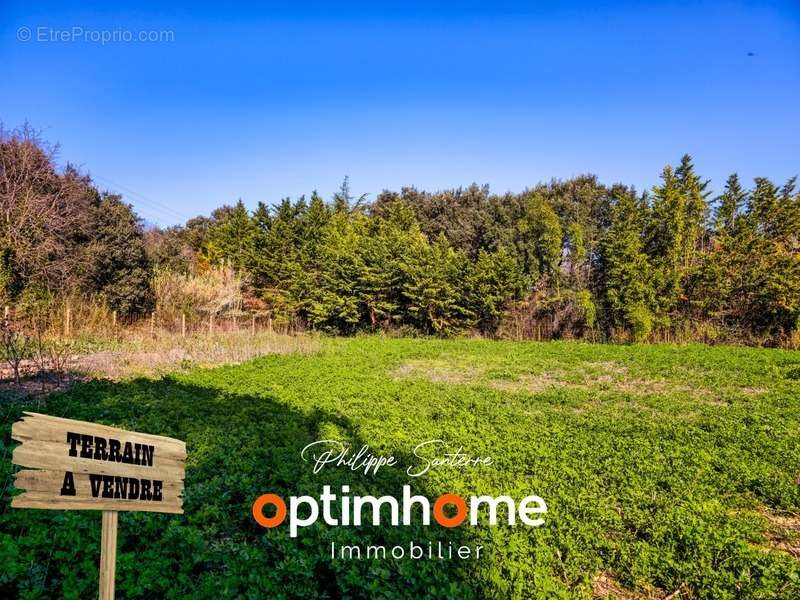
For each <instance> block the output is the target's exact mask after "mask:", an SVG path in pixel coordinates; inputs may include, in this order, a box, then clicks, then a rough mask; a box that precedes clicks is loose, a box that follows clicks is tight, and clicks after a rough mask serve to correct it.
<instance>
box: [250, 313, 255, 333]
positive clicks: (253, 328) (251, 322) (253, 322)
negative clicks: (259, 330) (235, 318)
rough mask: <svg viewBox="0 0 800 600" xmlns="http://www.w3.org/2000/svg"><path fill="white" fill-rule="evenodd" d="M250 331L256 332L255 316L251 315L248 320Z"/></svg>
mask: <svg viewBox="0 0 800 600" xmlns="http://www.w3.org/2000/svg"><path fill="white" fill-rule="evenodd" d="M250 332H251V333H252V334H253V335H255V334H256V316H255V315H253V318H252V320H251V321H250Z"/></svg>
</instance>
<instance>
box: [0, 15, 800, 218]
mask: <svg viewBox="0 0 800 600" xmlns="http://www.w3.org/2000/svg"><path fill="white" fill-rule="evenodd" d="M110 4H113V3H108V2H105V3H96V5H93V3H92V2H82V3H71V2H65V1H61V2H47V1H42V2H37V3H31V2H17V1H11V2H9V1H8V0H5V1H2V0H0V60H1V61H2V63H1V64H2V71H3V77H2V81H3V84H2V85H3V91H2V92H3V93H2V94H0V119H1V120H2V121H3V123H4V124H5V126H6V127H7V128H10V127H14V126H18V125H20V124H21V123H23V122H25V121H28V122H29V123H30V124H31V125H32V126H34V127H35V128H37V129H40V130H42V132H43V135H44V137H45V138H47V139H48V140H50V141H52V142H58V143H59V144H60V146H61V150H60V158H61V160H62V161H67V160H69V161H71V162H74V163H77V164H78V165H80V166H82V167H83V168H84V169H86V170H88V171H89V172H90V173H91V174H92V176H93V177H95V179H96V181H97V183H98V185H99V186H100V187H102V188H108V189H111V190H114V191H119V192H121V193H123V194H124V195H125V197H126V198H127V200H128V201H130V202H131V203H132V204H133V205H134V207H135V208H136V209H137V211H138V212H139V213H140V214H141V215H142V216H143V217H144V218H145V219H147V220H148V221H149V222H152V223H158V224H162V225H167V224H174V223H177V222H181V221H183V220H185V219H186V218H189V217H191V216H194V215H197V214H207V213H209V212H210V211H211V210H212V209H213V208H215V207H217V206H219V205H221V204H223V203H232V202H235V201H236V200H237V199H238V198H242V199H243V200H244V201H245V203H246V204H247V205H248V206H250V207H254V206H255V204H256V203H257V202H258V201H265V202H268V203H273V202H276V201H278V200H279V199H280V198H282V197H284V196H292V197H296V196H298V195H300V194H303V193H306V194H308V193H310V191H311V190H312V189H317V190H319V192H320V193H321V194H323V195H324V196H326V197H329V196H330V195H331V194H332V193H333V192H334V191H335V190H336V189H337V187H338V186H339V184H340V183H341V181H342V179H343V177H344V176H345V175H349V176H350V180H351V185H352V189H353V192H354V193H356V194H361V193H364V192H367V193H370V194H371V197H374V195H375V194H376V193H377V192H380V191H381V189H384V188H389V189H399V188H400V187H401V186H404V185H415V186H417V187H418V188H424V189H430V190H435V189H442V188H449V187H456V186H459V185H468V184H470V183H472V182H477V183H488V184H489V185H490V186H491V188H492V190H493V191H497V192H504V191H507V190H512V191H519V190H522V189H524V188H525V187H526V186H532V185H534V184H536V183H537V182H540V181H546V180H549V179H550V178H552V177H558V178H566V177H570V176H573V175H576V174H580V173H585V172H592V173H596V174H597V175H599V176H600V178H601V179H602V180H603V181H605V182H608V183H613V182H617V181H623V182H625V183H631V184H634V185H636V186H637V187H638V188H640V189H642V188H645V187H650V186H652V185H653V184H654V183H656V182H657V178H658V173H659V172H660V170H661V168H662V167H663V166H664V165H665V164H666V163H668V162H672V163H675V162H677V161H678V160H679V158H680V156H681V154H683V153H684V152H689V153H691V154H692V155H693V156H694V157H695V160H696V163H697V166H698V168H699V170H700V171H701V173H702V174H703V175H705V176H706V177H710V178H712V180H713V184H714V185H713V187H714V188H715V189H716V190H718V189H719V188H720V186H721V185H722V183H723V181H724V178H725V177H726V176H727V175H728V174H729V173H730V172H733V171H737V172H739V174H740V175H741V176H742V177H744V178H746V179H751V178H752V177H754V176H758V175H763V176H767V177H771V178H773V179H775V180H776V181H779V182H782V181H783V180H785V179H786V178H787V177H789V176H791V175H793V174H796V173H798V172H799V171H800V135H798V134H800V110H799V109H798V106H800V4H798V3H797V2H702V3H698V2H694V3H682V2H669V3H666V2H664V3H661V2H656V3H637V2H579V1H577V2H572V3H569V8H565V7H564V5H565V4H566V3H556V2H542V3H528V4H512V3H499V4H497V3H492V5H491V7H489V6H488V4H489V3H479V2H474V3H459V4H458V8H453V7H452V6H448V5H444V4H437V3H432V2H425V3H418V4H415V3H413V2H404V3H400V2H397V3H394V4H392V5H389V7H386V6H379V5H377V4H376V3H374V2H373V3H364V4H361V5H359V4H348V5H340V4H334V3H316V4H315V3H302V6H299V3H283V4H278V5H263V6H262V7H260V8H258V9H255V8H252V7H248V8H235V7H233V6H232V5H230V4H226V3H221V2H215V3H210V4H207V5H206V4H203V3H202V2H194V3H191V4H186V5H185V6H183V7H180V6H175V5H173V6H170V7H165V6H163V4H162V3H152V4H149V3H147V2H137V3H135V4H133V3H132V4H131V8H127V9H125V8H119V7H116V6H114V7H109V6H108V5H110ZM21 27H27V28H28V30H29V32H30V33H31V37H32V39H31V40H28V41H20V40H19V39H18V35H19V31H20V28H21ZM74 27H78V28H82V30H83V31H84V32H85V33H84V34H83V35H84V36H85V37H84V38H80V37H79V39H76V40H74V41H47V39H48V36H51V35H53V34H51V32H58V31H69V32H72V28H74ZM40 28H41V29H40ZM122 30H126V31H130V32H132V33H133V35H137V34H138V32H139V31H149V30H155V31H168V32H171V34H172V35H173V38H174V39H173V40H172V41H163V42H153V43H144V42H127V43H126V42H111V43H107V44H102V43H99V42H94V41H92V40H91V37H92V36H97V35H99V33H92V32H102V31H111V32H113V31H122ZM23 37H24V35H23ZM86 38H89V39H86ZM749 53H752V56H749V55H748V54H749Z"/></svg>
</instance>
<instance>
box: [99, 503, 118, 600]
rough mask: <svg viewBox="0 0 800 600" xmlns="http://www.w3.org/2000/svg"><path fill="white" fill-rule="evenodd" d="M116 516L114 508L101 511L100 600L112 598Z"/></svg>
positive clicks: (115, 555)
mask: <svg viewBox="0 0 800 600" xmlns="http://www.w3.org/2000/svg"><path fill="white" fill-rule="evenodd" d="M117 517H118V513H117V511H115V510H104V511H103V528H102V534H101V541H100V600H114V576H115V574H116V570H117Z"/></svg>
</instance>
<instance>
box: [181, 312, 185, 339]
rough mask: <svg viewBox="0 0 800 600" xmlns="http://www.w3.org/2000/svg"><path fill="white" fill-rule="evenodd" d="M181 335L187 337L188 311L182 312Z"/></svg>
mask: <svg viewBox="0 0 800 600" xmlns="http://www.w3.org/2000/svg"><path fill="white" fill-rule="evenodd" d="M181 337H186V313H181Z"/></svg>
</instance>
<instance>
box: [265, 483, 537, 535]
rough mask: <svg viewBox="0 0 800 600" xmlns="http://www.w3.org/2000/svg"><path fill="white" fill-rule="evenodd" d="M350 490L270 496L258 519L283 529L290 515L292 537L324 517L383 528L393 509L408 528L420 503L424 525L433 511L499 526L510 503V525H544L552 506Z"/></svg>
mask: <svg viewBox="0 0 800 600" xmlns="http://www.w3.org/2000/svg"><path fill="white" fill-rule="evenodd" d="M349 492H350V486H349V485H343V486H342V492H341V494H340V495H338V496H337V495H336V494H334V493H332V492H331V486H329V485H325V486H323V487H322V494H320V496H319V498H318V499H317V498H314V497H312V496H290V497H289V505H288V507H287V505H286V502H284V500H283V498H281V497H280V496H278V495H276V494H264V495H262V496H259V497H258V498H257V499H256V501H255V502H254V503H253V518H255V520H256V523H258V524H259V525H261V526H262V527H266V528H273V527H278V526H279V525H281V524H283V522H284V521H286V520H287V519H288V521H289V523H288V525H289V536H290V537H293V538H294V537H297V532H298V530H299V529H300V528H301V527H309V526H311V525H313V524H314V523H316V522H317V521H318V520H319V519H320V517H321V518H322V520H323V522H325V523H326V524H327V525H330V526H331V527H348V526H355V527H359V526H361V525H362V524H364V523H365V522H366V523H370V522H371V523H372V525H376V526H377V525H381V524H382V523H383V517H384V516H385V515H386V514H387V513H388V517H389V518H388V523H389V524H390V525H392V526H393V527H400V526H408V525H411V523H412V514H411V512H412V507H414V506H415V505H417V506H419V507H420V508H421V511H422V517H421V518H422V524H423V525H430V524H431V512H432V513H433V519H434V521H436V523H438V524H439V525H440V526H442V527H448V528H453V527H459V526H461V525H463V524H464V523H465V522H467V521H469V524H470V525H471V526H473V527H474V526H475V525H478V523H479V522H486V523H488V524H489V525H497V520H498V512H499V510H498V509H499V508H500V507H505V509H506V510H505V511H504V512H505V519H506V520H507V522H508V524H509V525H515V524H516V522H517V519H519V521H521V522H522V523H523V524H525V525H527V526H529V527H539V526H541V525H543V524H544V519H543V518H541V516H538V515H543V514H544V513H546V512H547V505H546V504H545V501H544V500H542V499H541V498H540V497H539V496H526V497H524V498H522V500H520V501H519V502H515V501H514V499H513V498H511V497H510V496H497V497H493V496H470V497H469V502H467V500H465V499H464V498H462V497H461V496H459V495H457V494H443V495H442V496H439V497H438V498H437V499H436V500H435V501H434V503H433V507H431V503H430V500H428V498H426V497H425V496H415V495H412V493H411V486H409V485H404V486H403V497H402V498H401V499H400V500H399V501H398V500H397V498H395V497H394V496H381V497H379V498H376V497H375V496H350V494H349ZM268 505H271V506H273V507H274V509H275V514H274V515H273V516H271V517H268V516H266V515H265V514H264V509H265V508H266V507H267V506H268ZM335 506H338V510H337V511H336V512H337V513H338V514H339V515H340V517H339V518H337V517H334V516H333V508H334V507H335ZM448 506H449V507H452V508H451V509H450V510H449V512H450V513H451V515H450V516H448V515H447V513H446V512H445V507H448ZM431 508H432V510H431Z"/></svg>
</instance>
